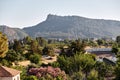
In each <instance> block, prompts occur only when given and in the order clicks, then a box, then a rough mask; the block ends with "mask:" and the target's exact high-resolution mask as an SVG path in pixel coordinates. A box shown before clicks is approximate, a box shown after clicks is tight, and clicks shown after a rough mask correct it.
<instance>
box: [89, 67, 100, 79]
mask: <svg viewBox="0 0 120 80" xmlns="http://www.w3.org/2000/svg"><path fill="white" fill-rule="evenodd" d="M87 80H98V72H97V71H96V70H94V69H93V70H91V71H90V73H89V76H88V77H87Z"/></svg>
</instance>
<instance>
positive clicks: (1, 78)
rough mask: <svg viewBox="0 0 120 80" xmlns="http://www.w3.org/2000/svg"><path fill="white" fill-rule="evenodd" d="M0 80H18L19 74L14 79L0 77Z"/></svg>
mask: <svg viewBox="0 0 120 80" xmlns="http://www.w3.org/2000/svg"><path fill="white" fill-rule="evenodd" d="M0 80H20V74H18V75H16V76H14V77H0Z"/></svg>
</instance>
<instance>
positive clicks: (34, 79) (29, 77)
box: [23, 75, 38, 80]
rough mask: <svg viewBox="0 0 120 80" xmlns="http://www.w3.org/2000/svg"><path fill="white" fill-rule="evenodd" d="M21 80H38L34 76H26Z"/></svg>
mask: <svg viewBox="0 0 120 80" xmlns="http://www.w3.org/2000/svg"><path fill="white" fill-rule="evenodd" d="M23 80H38V79H37V77H36V76H33V75H31V76H26V77H25V78H24V79H23Z"/></svg>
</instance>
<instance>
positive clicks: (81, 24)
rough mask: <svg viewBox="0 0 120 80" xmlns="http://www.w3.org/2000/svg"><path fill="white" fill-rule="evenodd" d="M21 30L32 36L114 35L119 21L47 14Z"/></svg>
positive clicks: (118, 30) (117, 30) (119, 27)
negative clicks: (33, 24)
mask: <svg viewBox="0 0 120 80" xmlns="http://www.w3.org/2000/svg"><path fill="white" fill-rule="evenodd" d="M23 30H24V31H25V32H26V33H28V34H29V35H30V36H32V37H36V36H42V37H47V38H78V37H80V38H86V37H87V38H91V37H92V38H93V37H96V38H99V37H116V36H117V35H119V34H120V21H115V20H103V19H90V18H85V17H79V16H57V15H51V14H49V15H48V16H47V19H46V20H45V21H43V22H42V23H39V24H37V25H35V26H31V27H27V28H24V29H23Z"/></svg>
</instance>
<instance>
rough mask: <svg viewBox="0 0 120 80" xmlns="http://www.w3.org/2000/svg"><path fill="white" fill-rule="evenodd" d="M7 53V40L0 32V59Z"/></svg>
mask: <svg viewBox="0 0 120 80" xmlns="http://www.w3.org/2000/svg"><path fill="white" fill-rule="evenodd" d="M7 51H8V39H7V37H6V36H5V35H3V34H2V33H1V32H0V57H5V55H6V52H7Z"/></svg>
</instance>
